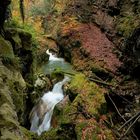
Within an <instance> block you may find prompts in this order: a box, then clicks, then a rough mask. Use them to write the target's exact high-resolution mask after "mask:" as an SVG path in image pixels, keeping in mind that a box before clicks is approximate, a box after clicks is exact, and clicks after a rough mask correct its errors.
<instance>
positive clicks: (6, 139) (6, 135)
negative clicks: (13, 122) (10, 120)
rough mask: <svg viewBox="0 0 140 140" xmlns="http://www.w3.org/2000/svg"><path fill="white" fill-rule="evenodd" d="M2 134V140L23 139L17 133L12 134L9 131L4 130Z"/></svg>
mask: <svg viewBox="0 0 140 140" xmlns="http://www.w3.org/2000/svg"><path fill="white" fill-rule="evenodd" d="M1 134H2V136H1V137H0V139H1V140H22V137H20V136H18V135H17V134H16V133H13V132H10V131H9V130H7V129H2V131H1Z"/></svg>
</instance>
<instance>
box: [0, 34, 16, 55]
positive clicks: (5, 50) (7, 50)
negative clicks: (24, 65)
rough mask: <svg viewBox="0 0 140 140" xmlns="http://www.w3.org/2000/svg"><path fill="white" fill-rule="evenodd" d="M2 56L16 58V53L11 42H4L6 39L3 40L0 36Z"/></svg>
mask: <svg viewBox="0 0 140 140" xmlns="http://www.w3.org/2000/svg"><path fill="white" fill-rule="evenodd" d="M0 56H1V57H2V56H3V57H8V58H14V52H13V48H12V46H11V44H10V42H8V41H6V40H4V38H2V37H1V36H0Z"/></svg>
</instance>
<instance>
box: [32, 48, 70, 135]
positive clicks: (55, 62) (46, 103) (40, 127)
mask: <svg viewBox="0 0 140 140" xmlns="http://www.w3.org/2000/svg"><path fill="white" fill-rule="evenodd" d="M46 53H47V54H48V55H49V62H48V64H46V65H45V66H44V67H43V68H44V69H43V71H45V73H51V72H52V71H53V70H54V69H56V68H58V67H60V68H61V69H63V70H72V67H71V66H70V64H68V63H66V62H65V61H64V59H63V58H58V57H56V56H55V55H53V54H52V53H50V52H49V50H47V51H46ZM69 80H70V78H69V77H68V76H66V75H65V76H64V79H63V80H62V81H59V82H58V83H56V84H55V85H54V86H53V89H52V91H49V92H47V93H44V95H43V96H42V97H41V99H40V101H39V102H38V104H37V105H35V106H34V107H33V109H32V111H31V120H30V122H31V127H30V130H31V131H32V132H34V133H37V134H38V135H41V133H42V132H44V131H48V130H49V129H50V127H51V118H52V114H53V110H54V107H55V105H56V104H57V103H59V102H60V101H62V100H63V98H64V95H63V89H62V87H63V85H64V84H65V83H66V82H68V81H69Z"/></svg>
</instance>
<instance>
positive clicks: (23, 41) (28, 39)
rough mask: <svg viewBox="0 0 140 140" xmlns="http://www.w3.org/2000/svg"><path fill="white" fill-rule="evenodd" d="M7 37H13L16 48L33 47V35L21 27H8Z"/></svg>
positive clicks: (27, 48) (28, 48)
mask: <svg viewBox="0 0 140 140" xmlns="http://www.w3.org/2000/svg"><path fill="white" fill-rule="evenodd" d="M6 36H7V39H10V41H11V39H12V42H13V43H14V44H13V45H15V46H14V47H15V49H19V48H22V47H23V48H24V49H26V50H30V49H32V45H31V44H32V35H31V34H30V33H28V32H26V31H24V30H22V29H19V28H7V29H6Z"/></svg>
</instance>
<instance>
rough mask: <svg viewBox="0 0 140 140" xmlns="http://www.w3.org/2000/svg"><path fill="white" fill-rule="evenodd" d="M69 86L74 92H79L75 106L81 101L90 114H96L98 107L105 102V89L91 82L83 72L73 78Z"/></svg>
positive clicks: (74, 102)
mask: <svg viewBox="0 0 140 140" xmlns="http://www.w3.org/2000/svg"><path fill="white" fill-rule="evenodd" d="M69 88H70V89H71V90H72V92H73V94H74V93H76V94H78V95H77V97H76V98H75V100H74V101H73V104H74V105H75V106H77V104H78V103H80V104H82V105H83V106H84V107H85V109H86V111H87V112H88V113H89V114H91V115H95V114H98V113H99V112H98V109H99V108H100V107H101V105H102V104H103V103H105V99H104V94H103V93H104V91H103V90H102V89H101V88H99V87H98V86H97V85H96V84H95V83H93V82H89V81H88V80H87V79H86V77H85V76H84V75H83V74H78V75H76V76H75V77H74V78H73V79H72V81H71V83H70V87H69Z"/></svg>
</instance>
